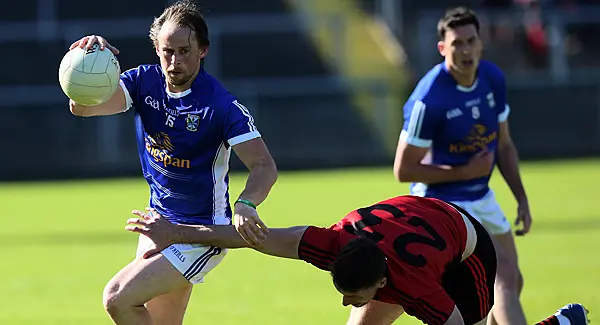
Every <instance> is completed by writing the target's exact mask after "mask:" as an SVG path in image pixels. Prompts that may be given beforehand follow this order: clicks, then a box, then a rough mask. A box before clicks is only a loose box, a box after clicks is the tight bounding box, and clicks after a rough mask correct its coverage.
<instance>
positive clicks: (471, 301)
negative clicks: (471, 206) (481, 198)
mask: <svg viewBox="0 0 600 325" xmlns="http://www.w3.org/2000/svg"><path fill="white" fill-rule="evenodd" d="M448 204H450V205H451V206H452V207H454V208H456V209H457V210H458V211H460V212H462V213H463V214H464V215H465V216H466V217H467V218H468V219H469V220H470V221H471V223H472V224H473V227H474V228H475V232H476V233H477V244H476V245H475V250H474V251H473V254H471V256H469V257H468V258H467V259H466V260H464V261H462V262H457V263H453V265H451V266H449V268H448V269H447V270H446V272H445V273H444V275H443V277H442V287H443V288H444V289H445V290H446V293H448V295H449V296H450V298H452V300H454V303H455V304H456V306H457V307H458V310H460V313H461V314H462V317H463V319H464V321H465V325H470V324H475V323H477V322H479V321H481V320H483V319H484V318H485V317H486V316H487V315H488V314H489V312H490V310H491V309H492V306H493V305H494V283H495V279H496V267H497V260H496V249H495V248H494V243H493V242H492V238H491V237H490V235H489V234H488V232H487V231H486V230H485V228H484V227H483V225H481V223H479V222H478V221H477V220H476V219H475V218H473V217H472V216H471V215H470V214H469V213H467V212H466V211H465V210H463V209H462V208H460V207H459V206H456V205H455V204H452V203H449V202H448Z"/></svg>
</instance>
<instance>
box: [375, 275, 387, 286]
mask: <svg viewBox="0 0 600 325" xmlns="http://www.w3.org/2000/svg"><path fill="white" fill-rule="evenodd" d="M386 284H387V278H386V277H383V279H381V281H380V282H379V285H378V286H377V288H379V289H381V288H383V287H385V286H386Z"/></svg>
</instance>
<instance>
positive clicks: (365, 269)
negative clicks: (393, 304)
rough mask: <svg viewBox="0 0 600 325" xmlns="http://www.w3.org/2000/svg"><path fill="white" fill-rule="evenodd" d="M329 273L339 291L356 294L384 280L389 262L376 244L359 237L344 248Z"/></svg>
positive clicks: (330, 267)
mask: <svg viewBox="0 0 600 325" xmlns="http://www.w3.org/2000/svg"><path fill="white" fill-rule="evenodd" d="M329 271H330V272H331V276H332V277H333V283H334V284H335V286H336V287H337V288H338V289H340V290H342V291H345V292H356V291H359V290H363V289H366V288H370V287H372V286H374V285H376V284H377V282H378V281H380V280H381V279H383V278H384V277H385V276H386V273H387V262H386V258H385V255H384V254H383V252H382V251H381V249H379V247H377V244H376V243H375V242H373V241H371V240H369V239H366V238H361V237H359V238H356V239H353V240H352V241H350V242H349V243H348V244H346V245H345V246H344V247H342V249H341V251H340V252H339V254H338V256H337V258H336V260H335V262H333V263H331V265H330V266H329Z"/></svg>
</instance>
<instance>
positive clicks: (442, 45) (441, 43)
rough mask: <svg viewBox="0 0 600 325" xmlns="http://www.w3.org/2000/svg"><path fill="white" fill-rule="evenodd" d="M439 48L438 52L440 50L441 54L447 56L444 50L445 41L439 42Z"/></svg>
mask: <svg viewBox="0 0 600 325" xmlns="http://www.w3.org/2000/svg"><path fill="white" fill-rule="evenodd" d="M437 49H438V52H440V55H441V56H446V55H445V54H444V52H445V51H444V42H442V41H439V42H437Z"/></svg>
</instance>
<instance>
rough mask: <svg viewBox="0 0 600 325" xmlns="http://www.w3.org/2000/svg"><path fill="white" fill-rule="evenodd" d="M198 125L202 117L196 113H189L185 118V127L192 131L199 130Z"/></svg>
mask: <svg viewBox="0 0 600 325" xmlns="http://www.w3.org/2000/svg"><path fill="white" fill-rule="evenodd" d="M198 125H200V117H199V116H198V115H194V114H188V115H187V117H186V118H185V128H186V129H187V130H188V131H190V132H196V131H198Z"/></svg>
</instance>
